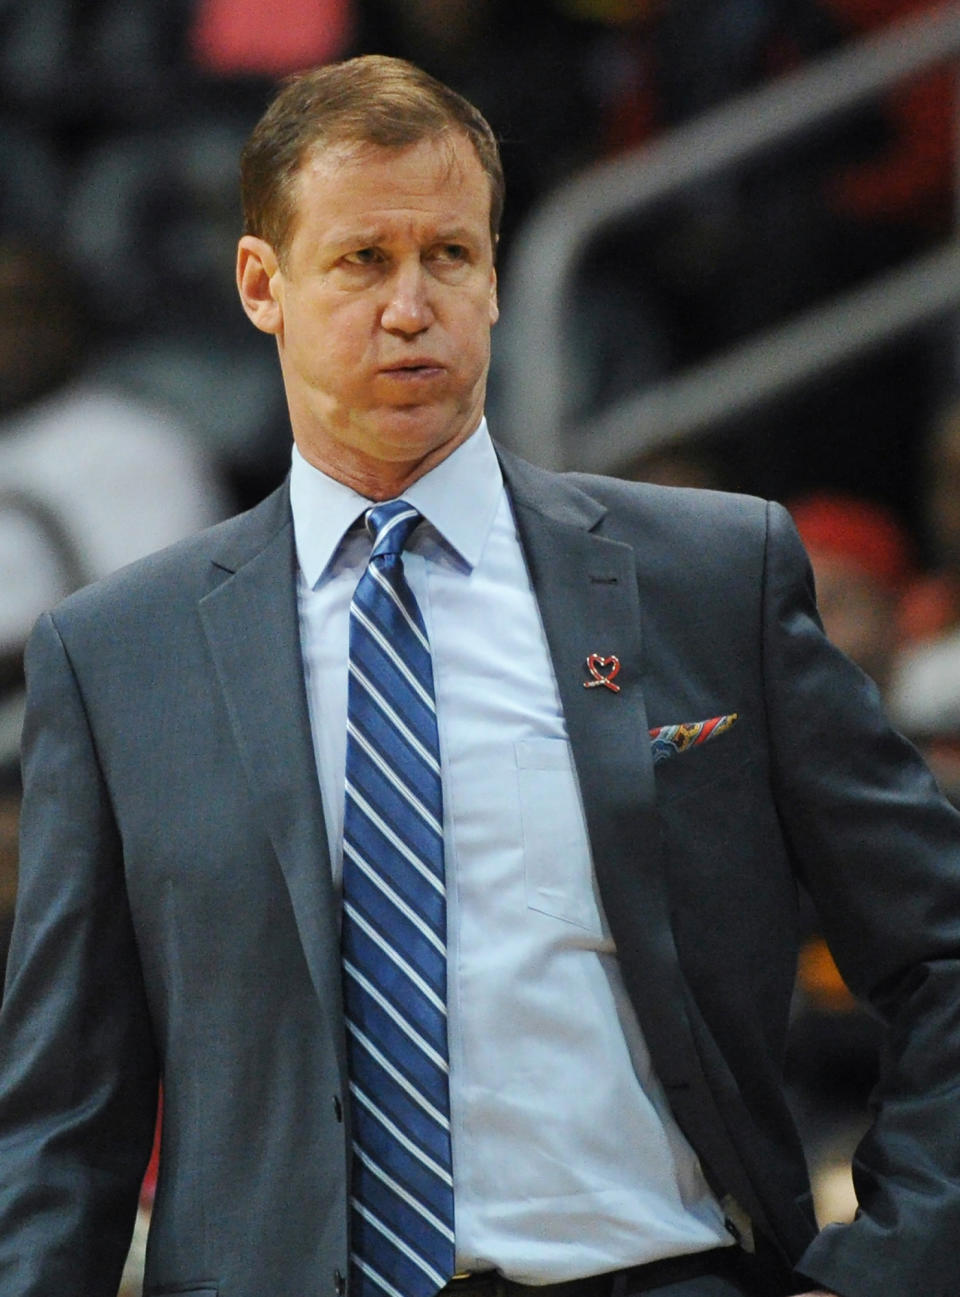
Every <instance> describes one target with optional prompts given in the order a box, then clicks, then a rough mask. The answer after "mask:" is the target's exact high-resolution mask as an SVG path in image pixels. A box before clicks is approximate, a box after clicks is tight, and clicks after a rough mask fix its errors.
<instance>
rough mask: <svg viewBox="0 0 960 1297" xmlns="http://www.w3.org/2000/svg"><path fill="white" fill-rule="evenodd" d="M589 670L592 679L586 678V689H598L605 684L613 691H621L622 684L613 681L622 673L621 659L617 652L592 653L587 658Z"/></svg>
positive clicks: (584, 685)
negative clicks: (605, 654) (606, 653)
mask: <svg viewBox="0 0 960 1297" xmlns="http://www.w3.org/2000/svg"><path fill="white" fill-rule="evenodd" d="M587 670H588V671H589V672H590V675H591V677H592V679H590V680H584V682H583V687H584V689H597V688H599V687H600V685H603V687H604V688H605V689H609V690H610V691H611V692H612V693H615V694H618V693H619V692H620V686H619V685H615V684H614V683H613V681H614V679H615V677H616V676H618V675H619V674H620V659H619V658H618V657H617V656H616V655H615V654H613V653H610V654H608V655H607V656H603V655H602V654H600V653H591V654H590V656H589V657H588V658H587Z"/></svg>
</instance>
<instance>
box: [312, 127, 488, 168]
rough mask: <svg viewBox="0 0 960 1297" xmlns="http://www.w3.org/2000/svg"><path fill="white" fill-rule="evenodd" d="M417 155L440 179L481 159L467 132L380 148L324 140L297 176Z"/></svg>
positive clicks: (443, 133) (352, 141)
mask: <svg viewBox="0 0 960 1297" xmlns="http://www.w3.org/2000/svg"><path fill="white" fill-rule="evenodd" d="M413 154H418V155H419V156H420V157H421V158H422V159H423V160H424V163H425V165H427V166H430V165H432V166H434V167H435V168H436V173H437V175H438V177H439V178H441V179H443V178H446V177H448V176H450V175H453V174H456V173H458V172H462V171H463V169H464V167H465V166H466V167H467V168H469V167H470V166H471V162H472V163H475V164H476V166H477V167H478V168H479V167H480V159H479V157H478V155H477V152H476V150H475V148H474V147H473V144H472V142H471V140H470V138H469V136H468V135H467V134H466V133H465V132H464V131H459V130H452V129H451V130H445V131H441V132H438V133H437V134H435V135H425V136H422V137H421V138H420V139H415V140H411V141H409V143H404V144H379V143H377V142H376V141H374V140H356V139H336V138H335V139H329V140H328V139H322V140H317V141H316V142H315V143H314V144H312V145H311V146H310V147H309V148H308V150H307V152H306V153H305V155H304V157H303V160H302V162H301V164H300V167H299V170H298V172H297V176H298V178H301V179H302V178H303V177H305V176H308V175H310V174H311V172H316V171H322V172H324V173H329V171H330V170H338V169H340V168H345V169H357V170H362V169H363V167H365V166H378V165H380V164H383V163H386V164H388V165H389V164H390V163H391V162H395V161H397V160H399V159H401V158H404V157H407V156H409V155H413Z"/></svg>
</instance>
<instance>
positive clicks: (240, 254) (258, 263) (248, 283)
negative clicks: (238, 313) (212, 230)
mask: <svg viewBox="0 0 960 1297" xmlns="http://www.w3.org/2000/svg"><path fill="white" fill-rule="evenodd" d="M282 285H283V275H282V274H281V272H280V266H279V264H278V262H277V255H276V253H275V252H274V250H273V248H272V247H271V246H270V244H269V243H267V242H266V240H265V239H258V238H257V237H256V235H253V234H245V235H244V236H243V238H242V239H241V240H240V242H239V243H238V244H237V290H238V292H239V293H240V301H241V302H242V303H243V309H244V310H245V311H246V313H247V315H248V317H249V318H250V319H251V320H252V321H253V323H254V324H255V325H256V326H257V328H258V329H260V330H261V331H262V332H263V333H272V334H278V333H280V332H281V331H282V329H283V297H282Z"/></svg>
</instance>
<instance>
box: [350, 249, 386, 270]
mask: <svg viewBox="0 0 960 1297" xmlns="http://www.w3.org/2000/svg"><path fill="white" fill-rule="evenodd" d="M379 259H380V254H379V252H378V251H377V249H376V248H357V250H356V252H348V253H347V255H346V256H345V257H344V261H345V262H346V263H347V264H348V265H350V266H372V265H373V264H374V262H376V261H378V260H379Z"/></svg>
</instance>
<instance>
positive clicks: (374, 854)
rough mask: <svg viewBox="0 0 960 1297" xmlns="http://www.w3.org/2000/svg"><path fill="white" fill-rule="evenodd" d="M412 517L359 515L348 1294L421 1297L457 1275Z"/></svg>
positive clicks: (424, 659)
mask: <svg viewBox="0 0 960 1297" xmlns="http://www.w3.org/2000/svg"><path fill="white" fill-rule="evenodd" d="M419 521H420V514H419V513H418V512H417V511H416V509H413V508H412V507H411V506H410V505H408V504H406V503H405V502H404V501H403V500H391V501H389V502H387V503H386V504H380V505H376V506H375V507H374V508H372V509H370V510H369V512H368V513H367V516H366V524H367V529H368V530H369V531H370V533H371V535H372V536H373V551H372V553H371V555H370V562H369V565H368V566H367V569H366V571H365V572H364V574H363V576H362V577H361V578H360V581H359V583H358V585H357V589H356V593H355V594H354V597H353V602H352V603H351V605H350V662H349V666H350V674H349V684H348V695H347V764H346V804H345V809H344V826H343V937H342V940H343V978H344V980H343V985H344V1009H345V1013H346V1022H347V1056H348V1064H349V1071H350V1093H351V1099H352V1119H353V1164H352V1184H351V1217H350V1229H351V1287H350V1293H351V1297H358V1295H359V1297H383V1295H384V1294H386V1295H387V1297H430V1294H432V1293H435V1292H436V1290H437V1289H438V1288H441V1287H443V1285H444V1284H445V1283H446V1282H447V1280H448V1279H449V1278H450V1276H451V1275H452V1273H453V1269H454V1246H453V1178H452V1174H451V1160H450V1097H449V1086H448V1064H447V1010H446V981H447V955H446V892H445V885H444V871H443V805H442V796H441V788H440V760H439V747H438V743H437V717H436V706H435V701H434V692H433V668H432V665H431V660H430V645H429V642H428V640H427V636H426V629H425V626H424V622H423V618H422V617H421V615H420V609H419V608H418V607H417V602H416V600H415V599H414V597H413V593H412V592H411V590H410V587H409V586H408V585H407V582H406V579H405V577H404V575H403V558H402V550H403V547H404V545H405V544H406V542H407V540H408V538H409V536H410V533H411V532H412V531H413V529H414V527H416V525H417V523H418V522H419Z"/></svg>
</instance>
